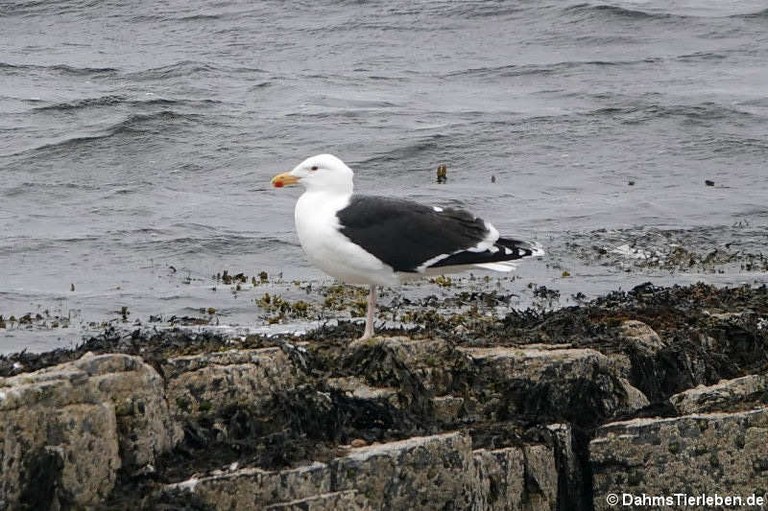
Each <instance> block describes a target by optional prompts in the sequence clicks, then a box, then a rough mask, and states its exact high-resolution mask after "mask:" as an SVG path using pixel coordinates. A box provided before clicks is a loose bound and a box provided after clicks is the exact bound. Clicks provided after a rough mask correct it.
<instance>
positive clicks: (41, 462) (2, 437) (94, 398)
mask: <svg viewBox="0 0 768 511" xmlns="http://www.w3.org/2000/svg"><path fill="white" fill-rule="evenodd" d="M163 396H164V392H163V381H162V379H161V378H160V376H159V375H158V374H157V372H156V371H155V370H154V369H153V368H152V367H150V366H149V365H147V364H145V363H143V362H142V360H141V359H140V358H138V357H132V356H128V355H99V356H94V355H92V354H90V353H88V354H86V355H84V356H83V357H82V358H80V359H79V360H76V361H74V362H70V363H66V364H61V365H58V366H54V367H50V368H47V369H43V370H40V371H36V372H33V373H29V374H22V375H19V376H14V377H12V378H5V379H0V509H2V508H3V506H5V507H6V508H9V509H13V508H16V507H25V506H26V507H27V508H33V509H43V508H47V507H50V506H54V505H58V504H56V503H57V502H58V503H59V504H68V505H73V506H75V507H83V506H89V505H94V504H96V503H98V502H100V501H101V500H103V499H104V498H105V497H106V496H107V495H108V494H109V492H110V491H111V490H112V487H113V485H114V483H115V479H116V476H117V470H118V469H119V468H120V467H121V466H124V467H126V468H129V469H130V468H133V469H135V468H139V467H141V466H144V465H147V464H151V463H154V462H155V458H156V456H157V455H159V454H161V453H163V452H165V451H168V450H169V449H171V448H172V447H173V446H174V445H175V443H176V442H177V441H178V440H179V439H180V429H179V428H177V427H176V426H175V425H174V423H173V421H172V420H171V418H170V415H169V410H168V405H167V403H166V401H165V399H164V397H163Z"/></svg>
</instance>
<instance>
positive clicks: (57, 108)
mask: <svg viewBox="0 0 768 511" xmlns="http://www.w3.org/2000/svg"><path fill="white" fill-rule="evenodd" d="M219 103H221V101H218V100H215V99H190V98H177V99H169V98H162V97H156V96H147V97H143V98H141V99H138V98H135V97H134V98H131V97H128V96H123V95H113V94H110V95H106V96H98V97H94V98H82V99H76V100H73V101H64V102H61V103H53V104H47V105H42V106H37V107H34V108H33V110H34V111H35V112H73V111H78V110H88V109H92V108H101V107H114V106H116V105H129V106H137V107H144V106H161V107H180V106H190V107H194V108H200V107H206V106H209V105H213V104H219Z"/></svg>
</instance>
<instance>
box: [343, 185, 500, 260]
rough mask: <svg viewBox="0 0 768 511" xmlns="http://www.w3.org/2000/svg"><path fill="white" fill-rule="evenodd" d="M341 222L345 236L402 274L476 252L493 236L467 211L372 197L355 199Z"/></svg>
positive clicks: (482, 223) (356, 196) (355, 197)
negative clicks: (465, 252) (437, 260)
mask: <svg viewBox="0 0 768 511" xmlns="http://www.w3.org/2000/svg"><path fill="white" fill-rule="evenodd" d="M336 216H337V217H338V219H339V223H340V225H341V233H342V234H344V236H346V237H347V238H349V239H350V241H352V242H353V243H355V244H357V245H360V246H361V247H362V248H363V249H365V250H366V251H367V252H369V253H370V254H373V255H374V256H376V257H377V258H379V259H381V260H382V261H384V262H385V263H386V264H388V265H389V266H391V267H392V268H393V269H394V270H395V271H399V272H416V271H418V268H419V266H422V265H423V264H424V263H425V262H427V261H429V260H430V259H434V258H436V257H437V256H442V255H445V256H446V257H447V258H449V257H448V256H450V255H451V254H456V253H457V252H459V253H461V251H462V250H467V249H470V248H473V247H475V246H477V244H478V243H480V242H481V241H483V240H485V239H486V238H487V237H488V235H489V233H490V231H489V229H488V227H486V225H485V222H484V221H483V220H481V219H479V218H477V217H475V216H474V215H472V214H471V213H469V212H468V211H465V210H462V209H454V208H443V209H441V210H436V209H435V208H432V207H429V206H424V205H421V204H418V203H416V202H411V201H407V200H402V199H393V198H388V197H378V196H370V195H368V196H366V195H353V196H352V198H351V199H350V203H349V205H348V206H347V207H345V208H343V209H341V210H339V211H338V212H337V213H336ZM457 255H458V254H457ZM476 255H477V253H476ZM507 259H509V258H507ZM446 260H447V259H446ZM475 262H488V261H475ZM437 264H438V265H439V263H437ZM454 264H455V263H454ZM469 264H471V263H469Z"/></svg>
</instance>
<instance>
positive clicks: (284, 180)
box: [272, 172, 299, 188]
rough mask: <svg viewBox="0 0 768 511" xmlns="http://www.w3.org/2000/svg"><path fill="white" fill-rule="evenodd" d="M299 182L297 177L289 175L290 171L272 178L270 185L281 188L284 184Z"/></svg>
mask: <svg viewBox="0 0 768 511" xmlns="http://www.w3.org/2000/svg"><path fill="white" fill-rule="evenodd" d="M298 182H299V178H298V177H296V176H293V175H291V173H290V172H283V173H282V174H278V175H276V176H275V177H273V178H272V186H274V187H275V188H282V187H284V186H286V185H295V184H296V183H298Z"/></svg>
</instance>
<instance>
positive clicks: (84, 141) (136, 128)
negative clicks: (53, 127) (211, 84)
mask: <svg viewBox="0 0 768 511" xmlns="http://www.w3.org/2000/svg"><path fill="white" fill-rule="evenodd" d="M200 117H201V116H200V115H198V114H182V113H178V112H175V111H173V110H161V111H158V112H154V113H150V114H133V115H130V116H128V117H127V118H126V119H124V120H122V121H120V122H117V123H115V124H113V125H112V126H110V127H108V128H106V129H104V130H102V131H101V132H100V133H98V134H94V135H81V136H73V137H68V138H65V139H63V140H59V141H56V142H51V143H48V144H43V145H40V146H37V147H33V148H30V149H25V150H23V151H19V152H16V153H12V154H9V155H6V156H7V157H39V156H40V155H41V154H46V155H51V154H64V153H66V154H69V153H70V152H72V151H76V150H79V149H82V148H85V147H90V146H91V145H93V144H94V143H100V142H102V141H104V140H107V139H111V138H113V137H120V136H124V135H131V136H136V135H164V134H166V133H167V132H168V129H169V127H172V126H174V127H177V126H180V125H185V124H192V123H198V122H199V120H200Z"/></svg>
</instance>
